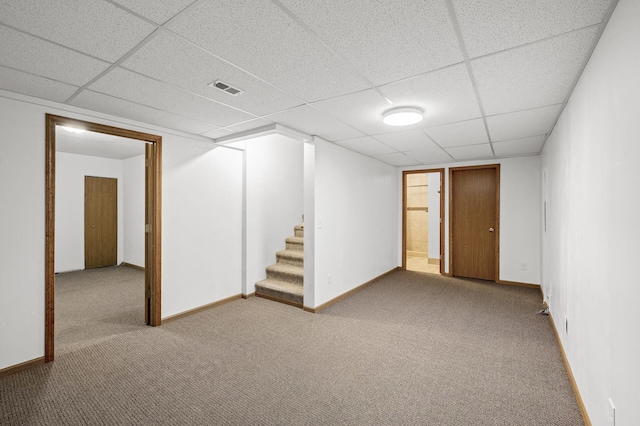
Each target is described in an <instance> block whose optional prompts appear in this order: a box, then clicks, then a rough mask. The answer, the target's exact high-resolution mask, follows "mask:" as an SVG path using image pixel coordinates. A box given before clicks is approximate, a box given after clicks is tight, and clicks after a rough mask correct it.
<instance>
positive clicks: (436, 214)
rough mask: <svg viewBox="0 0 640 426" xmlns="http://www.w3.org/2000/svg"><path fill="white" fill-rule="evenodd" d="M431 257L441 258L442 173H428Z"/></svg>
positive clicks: (428, 218) (428, 216)
mask: <svg viewBox="0 0 640 426" xmlns="http://www.w3.org/2000/svg"><path fill="white" fill-rule="evenodd" d="M427 188H428V191H429V192H428V193H427V207H428V209H429V211H428V213H427V221H428V223H429V225H428V229H429V257H430V258H431V259H440V192H439V191H440V173H439V172H438V173H427Z"/></svg>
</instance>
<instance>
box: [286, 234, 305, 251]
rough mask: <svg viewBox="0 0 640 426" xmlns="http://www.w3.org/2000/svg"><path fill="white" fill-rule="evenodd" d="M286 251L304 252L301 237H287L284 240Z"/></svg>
mask: <svg viewBox="0 0 640 426" xmlns="http://www.w3.org/2000/svg"><path fill="white" fill-rule="evenodd" d="M284 241H285V243H286V248H287V250H297V251H304V238H303V237H287V238H286V239H285V240H284Z"/></svg>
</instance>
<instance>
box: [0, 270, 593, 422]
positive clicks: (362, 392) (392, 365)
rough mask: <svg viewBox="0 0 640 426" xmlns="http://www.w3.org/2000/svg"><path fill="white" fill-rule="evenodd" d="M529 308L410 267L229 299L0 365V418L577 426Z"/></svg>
mask: <svg viewBox="0 0 640 426" xmlns="http://www.w3.org/2000/svg"><path fill="white" fill-rule="evenodd" d="M539 309H540V294H539V292H538V291H536V290H533V289H528V288H518V287H510V286H500V285H496V284H491V283H484V282H478V281H473V280H461V279H453V278H446V277H441V276H438V275H432V274H423V273H416V272H396V273H394V274H391V275H389V276H387V277H385V278H384V279H381V280H379V281H377V282H375V283H374V284H372V285H371V286H369V287H367V288H365V289H364V290H362V291H360V292H358V293H356V294H354V295H352V296H350V297H349V298H347V299H345V300H343V301H341V302H339V303H337V304H335V305H333V306H331V307H330V308H328V309H326V310H325V311H323V312H321V313H319V314H310V313H307V312H304V311H303V310H301V309H298V308H294V307H291V306H288V305H283V304H279V303H276V302H272V301H269V300H266V299H261V298H251V299H248V300H237V301H234V302H231V303H228V304H225V305H222V306H219V307H217V308H214V309H210V310H207V311H204V312H200V313H198V314H194V315H191V316H189V317H185V318H183V319H180V320H176V321H174V322H170V323H167V324H165V325H163V326H161V327H158V328H149V327H136V328H135V329H131V330H130V331H128V332H122V333H120V332H118V333H115V334H113V335H112V336H110V337H103V338H101V339H97V340H96V341H95V342H94V343H92V344H90V345H77V346H76V347H75V348H72V349H71V350H68V351H67V352H65V353H62V354H61V355H60V356H58V357H57V359H56V361H55V362H54V363H50V364H47V365H43V366H39V367H36V368H33V369H30V370H27V371H23V372H20V373H17V374H14V375H11V376H7V377H4V378H2V379H0V424H2V425H94V424H97V425H147V424H148V425H312V424H313V425H464V426H467V425H542V424H544V425H581V424H582V419H581V417H580V414H579V411H578V407H577V404H576V400H575V397H574V395H573V394H572V391H571V386H570V384H569V380H568V378H567V374H566V371H565V369H564V365H563V363H562V360H561V356H560V352H559V349H558V346H557V343H556V341H555V337H554V334H553V330H552V328H551V326H550V324H549V320H548V317H545V316H541V315H538V314H537V311H538V310H539ZM115 322H117V321H115Z"/></svg>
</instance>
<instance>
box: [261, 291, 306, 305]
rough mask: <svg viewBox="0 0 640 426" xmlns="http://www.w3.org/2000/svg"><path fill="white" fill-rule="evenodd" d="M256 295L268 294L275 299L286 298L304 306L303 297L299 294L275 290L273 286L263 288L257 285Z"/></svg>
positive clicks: (268, 296) (267, 295)
mask: <svg viewBox="0 0 640 426" xmlns="http://www.w3.org/2000/svg"><path fill="white" fill-rule="evenodd" d="M256 295H258V296H266V297H267V298H270V297H271V298H275V299H280V300H286V301H289V302H293V303H294V304H295V305H299V306H302V300H303V297H302V296H300V295H297V294H291V293H287V292H282V291H278V290H274V289H271V288H263V287H260V286H256Z"/></svg>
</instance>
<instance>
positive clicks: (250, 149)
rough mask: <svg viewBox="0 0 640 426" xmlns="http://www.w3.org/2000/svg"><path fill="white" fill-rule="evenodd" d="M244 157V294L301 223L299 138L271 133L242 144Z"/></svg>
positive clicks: (301, 143)
mask: <svg viewBox="0 0 640 426" xmlns="http://www.w3.org/2000/svg"><path fill="white" fill-rule="evenodd" d="M242 145H243V146H244V149H245V155H246V191H247V192H246V221H247V222H246V256H247V257H246V259H247V263H246V294H250V293H253V292H254V291H255V283H256V282H258V281H260V280H263V279H265V278H266V270H265V268H266V267H267V266H269V265H272V264H274V263H276V252H277V251H280V250H284V249H285V238H287V237H291V236H293V232H294V231H293V227H294V226H295V225H300V224H301V223H302V213H303V212H304V199H303V193H304V190H303V185H304V174H303V168H304V152H303V149H304V147H303V145H304V144H303V142H301V141H298V140H294V139H291V138H289V137H287V136H283V135H278V134H273V135H268V136H261V137H258V138H255V139H250V140H247V141H244V142H242Z"/></svg>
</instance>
